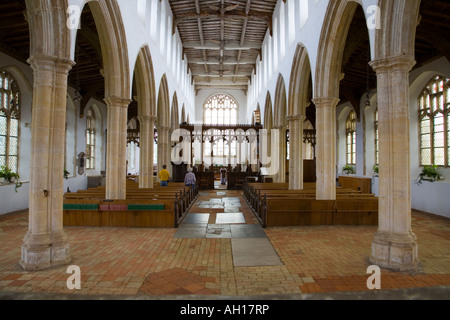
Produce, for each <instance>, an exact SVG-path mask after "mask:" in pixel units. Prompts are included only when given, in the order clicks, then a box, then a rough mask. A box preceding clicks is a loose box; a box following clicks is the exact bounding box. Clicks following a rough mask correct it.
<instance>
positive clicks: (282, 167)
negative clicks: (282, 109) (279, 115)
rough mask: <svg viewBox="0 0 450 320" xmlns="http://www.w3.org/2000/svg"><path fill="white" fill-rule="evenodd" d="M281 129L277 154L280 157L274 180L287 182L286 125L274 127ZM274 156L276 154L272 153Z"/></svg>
mask: <svg viewBox="0 0 450 320" xmlns="http://www.w3.org/2000/svg"><path fill="white" fill-rule="evenodd" d="M274 129H276V130H278V131H279V136H278V145H277V146H276V149H275V148H274V149H273V150H276V153H275V156H277V157H278V171H277V173H276V174H275V179H274V182H276V183H285V182H286V157H287V154H286V126H278V127H276V128H274ZM271 156H272V157H273V156H274V155H273V154H271Z"/></svg>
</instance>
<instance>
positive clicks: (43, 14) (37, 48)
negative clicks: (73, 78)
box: [25, 0, 70, 59]
mask: <svg viewBox="0 0 450 320" xmlns="http://www.w3.org/2000/svg"><path fill="white" fill-rule="evenodd" d="M25 2H26V8H27V21H28V24H29V29H30V56H33V55H49V56H53V57H58V58H63V59H69V58H70V29H69V28H67V24H66V22H67V18H68V15H67V13H66V11H67V7H68V2H67V0H54V1H53V0H38V1H34V0H26V1H25Z"/></svg>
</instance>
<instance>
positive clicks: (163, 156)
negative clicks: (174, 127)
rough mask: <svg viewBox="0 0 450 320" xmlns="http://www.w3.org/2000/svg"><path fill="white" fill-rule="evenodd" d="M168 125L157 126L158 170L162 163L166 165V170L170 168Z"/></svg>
mask: <svg viewBox="0 0 450 320" xmlns="http://www.w3.org/2000/svg"><path fill="white" fill-rule="evenodd" d="M169 133H170V127H163V126H159V127H158V172H159V171H160V170H161V169H162V166H163V165H167V170H169V168H170V151H171V150H170V137H169ZM158 179H159V177H158Z"/></svg>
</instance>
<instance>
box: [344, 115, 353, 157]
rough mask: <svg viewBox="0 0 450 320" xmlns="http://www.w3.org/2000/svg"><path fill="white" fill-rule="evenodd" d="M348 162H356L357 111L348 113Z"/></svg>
mask: <svg viewBox="0 0 450 320" xmlns="http://www.w3.org/2000/svg"><path fill="white" fill-rule="evenodd" d="M345 132H346V138H347V139H346V144H347V164H349V165H355V164H356V112H355V111H352V112H350V114H349V115H348V118H347V122H346V131H345Z"/></svg>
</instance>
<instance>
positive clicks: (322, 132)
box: [313, 98, 339, 200]
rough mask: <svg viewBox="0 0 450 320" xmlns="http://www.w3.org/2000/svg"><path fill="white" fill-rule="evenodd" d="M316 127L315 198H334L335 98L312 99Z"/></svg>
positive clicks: (336, 100)
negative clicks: (314, 106)
mask: <svg viewBox="0 0 450 320" xmlns="http://www.w3.org/2000/svg"><path fill="white" fill-rule="evenodd" d="M313 102H314V104H315V105H316V127H317V146H316V155H317V168H316V172H317V199H318V200H335V199H336V135H337V133H336V106H337V104H338V102H339V99H337V98H318V99H314V101H313Z"/></svg>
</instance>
